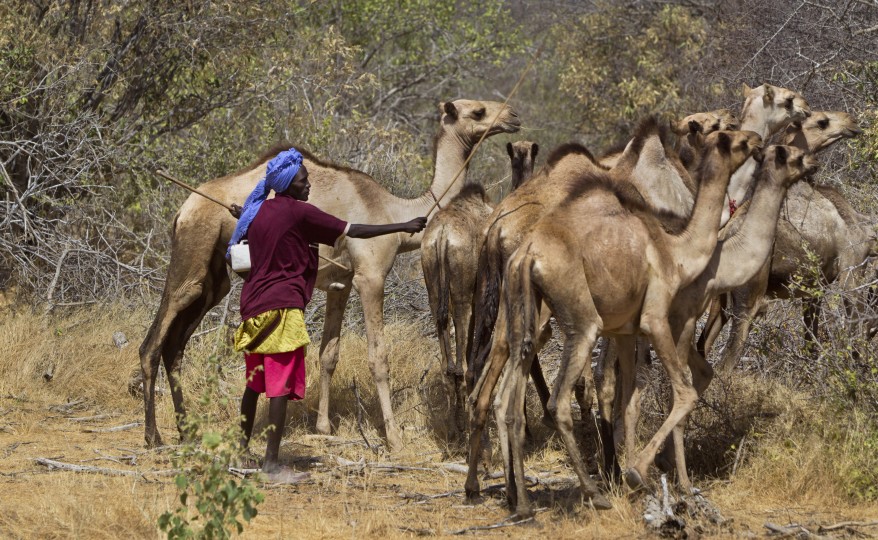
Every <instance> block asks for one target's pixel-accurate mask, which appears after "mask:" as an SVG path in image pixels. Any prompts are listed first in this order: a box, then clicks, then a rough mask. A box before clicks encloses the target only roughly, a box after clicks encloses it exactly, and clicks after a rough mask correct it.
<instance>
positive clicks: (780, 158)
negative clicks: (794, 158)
mask: <svg viewBox="0 0 878 540" xmlns="http://www.w3.org/2000/svg"><path fill="white" fill-rule="evenodd" d="M789 157H790V154H789V152H787V147H786V146H781V145H778V146H775V147H774V162H775V164H777V166H778V167H782V166H784V165H786V163H787V159H789Z"/></svg>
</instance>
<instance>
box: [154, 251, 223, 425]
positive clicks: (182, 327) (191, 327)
mask: <svg viewBox="0 0 878 540" xmlns="http://www.w3.org/2000/svg"><path fill="white" fill-rule="evenodd" d="M211 270H212V272H211V274H212V275H211V276H210V279H208V280H206V281H205V283H204V289H203V290H204V293H203V294H202V295H201V296H200V297H199V298H198V300H196V301H195V302H193V303H192V304H190V305H189V307H187V308H186V310H185V311H184V313H183V316H182V317H180V318H179V319H178V320H177V321H175V322H176V323H177V324H175V325H174V328H173V329H172V331H171V332H169V333H168V338H167V340H166V341H165V347H164V348H163V350H162V359H163V360H164V365H165V372H166V373H167V375H168V383H169V385H170V387H171V398H172V400H173V402H174V412H175V416H176V420H177V431H178V433H179V434H180V440H185V438H186V432H185V420H186V408H185V405H184V403H183V386H182V383H181V380H180V376H181V366H182V363H183V350H184V349H185V347H186V344H187V343H188V342H189V338H191V337H192V334H194V333H195V330H196V329H197V328H198V325H200V324H201V321H202V320H203V319H204V316H205V315H207V312H208V311H210V310H211V309H213V308H214V306H216V305H217V304H218V303H219V302H220V300H222V299H223V298H225V296H226V295H227V294H229V291H230V290H231V289H232V286H231V281H230V280H229V275H228V273H227V272H226V269H225V268H224V266H223V265H218V264H214V268H212V269H211ZM193 313H194V316H193V315H192V314H193ZM186 320H188V321H189V324H188V325H187V324H185V323H184V321H186Z"/></svg>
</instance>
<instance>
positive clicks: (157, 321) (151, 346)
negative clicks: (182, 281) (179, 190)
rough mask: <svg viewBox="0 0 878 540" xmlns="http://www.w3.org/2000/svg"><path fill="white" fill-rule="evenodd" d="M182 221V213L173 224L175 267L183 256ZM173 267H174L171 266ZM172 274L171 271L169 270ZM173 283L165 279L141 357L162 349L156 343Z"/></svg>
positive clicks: (141, 347) (172, 247)
mask: <svg viewBox="0 0 878 540" xmlns="http://www.w3.org/2000/svg"><path fill="white" fill-rule="evenodd" d="M179 219H180V212H177V214H176V215H175V216H174V222H173V223H172V224H171V265H173V263H174V261H175V260H176V259H177V258H179V257H180V256H181V254H180V253H176V252H177V251H179V247H178V245H177V244H178V242H177V222H178V220H179ZM171 267H173V266H171ZM169 272H170V270H169ZM172 289H173V287H172V286H171V283H170V281H169V280H168V279H165V283H164V286H163V287H162V299H161V303H160V304H159V309H158V311H157V312H156V316H155V318H154V319H153V321H152V324H151V325H150V326H149V330H147V332H146V337H144V339H143V343H141V344H140V356H141V357H143V356H145V355H149V354H152V353H154V352H157V350H158V348H159V347H160V345H159V344H157V343H156V340H157V338H158V333H159V328H160V327H161V323H162V320H163V319H164V317H165V316H166V314H167V312H168V307H169V306H170V303H171V295H172V292H173V291H172Z"/></svg>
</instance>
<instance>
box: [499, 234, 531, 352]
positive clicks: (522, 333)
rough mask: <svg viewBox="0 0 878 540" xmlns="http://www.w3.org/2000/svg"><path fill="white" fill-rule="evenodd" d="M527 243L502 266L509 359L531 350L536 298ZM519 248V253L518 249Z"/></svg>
mask: <svg viewBox="0 0 878 540" xmlns="http://www.w3.org/2000/svg"><path fill="white" fill-rule="evenodd" d="M530 247H531V245H530V244H527V245H525V246H522V247H521V248H520V250H519V252H518V253H517V254H516V256H515V257H513V258H512V259H511V260H510V262H509V266H508V268H507V269H506V285H505V293H504V299H505V301H506V313H508V314H509V317H508V319H507V326H508V332H509V347H510V351H509V356H510V358H515V359H519V358H520V359H521V360H524V359H525V358H527V357H528V356H530V355H531V354H532V353H533V350H534V341H535V333H536V332H535V331H536V326H537V317H538V312H539V306H540V300H539V299H538V298H537V294H536V292H535V291H534V287H533V281H532V279H531V278H532V276H533V265H534V259H533V255H532V254H531V251H530ZM521 250H523V252H522V251H521Z"/></svg>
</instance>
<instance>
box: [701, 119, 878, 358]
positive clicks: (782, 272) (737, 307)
mask: <svg viewBox="0 0 878 540" xmlns="http://www.w3.org/2000/svg"><path fill="white" fill-rule="evenodd" d="M859 133H860V129H859V128H858V127H857V125H856V123H855V121H854V120H853V118H851V116H850V115H848V114H847V113H843V112H817V113H815V114H813V115H812V116H811V117H810V118H808V119H807V120H805V121H804V122H801V123H794V124H793V125H791V126H790V127H789V128H788V129H787V131H786V132H785V134H784V142H785V143H786V144H789V145H792V146H795V147H797V148H799V149H801V150H803V151H806V152H810V153H817V152H820V151H822V150H824V149H826V148H827V147H829V146H831V145H832V144H834V143H836V142H838V141H839V140H843V139H846V138H850V137H855V136H856V135H858V134H859ZM871 221H872V220H870V219H869V218H868V217H866V216H863V215H861V214H859V213H858V212H856V211H855V210H854V209H853V208H852V207H851V206H850V204H849V203H848V202H847V201H846V200H845V199H844V197H843V196H842V195H841V194H840V193H839V192H838V191H837V190H836V189H834V188H832V187H830V186H819V185H811V184H810V183H806V182H800V183H798V184H796V185H794V186H793V187H791V188H790V190H789V192H788V194H787V197H786V200H785V201H784V204H783V207H782V208H781V212H780V223H779V224H778V230H777V238H776V242H775V247H774V252H773V254H772V257H771V260H770V263H766V265H765V266H764V267H763V268H762V270H760V272H759V273H758V274H756V275H755V276H754V277H753V279H752V280H751V281H750V282H748V283H747V284H746V285H744V286H742V287H739V288H737V289H735V290H733V291H731V293H730V295H729V298H730V299H731V304H732V307H731V309H732V313H733V315H732V317H731V318H732V321H733V324H732V328H731V331H730V334H729V338H728V341H727V344H726V349H725V351H724V353H723V357H722V360H721V361H720V363H719V370H720V371H721V372H727V371H729V370H731V369H732V368H733V367H734V365H735V364H736V363H737V361H738V358H740V356H741V353H742V352H743V348H744V344H745V342H746V339H747V334H748V333H749V327H750V324H751V323H752V320H753V317H755V316H756V315H757V314H758V313H759V311H760V310H761V309H762V308H763V307H764V306H763V302H762V300H763V298H765V296H766V294H770V295H771V296H772V297H774V298H789V296H790V291H789V288H788V285H789V284H790V283H791V282H792V277H793V275H794V274H795V273H796V272H797V271H798V269H799V267H800V265H801V264H802V262H804V261H807V260H808V255H807V253H806V251H805V250H806V247H805V246H808V248H807V249H809V250H810V251H812V252H813V253H814V254H816V256H817V260H818V261H819V266H820V268H819V270H820V273H821V275H822V277H823V279H825V280H826V282H827V283H832V282H834V281H836V280H838V279H842V280H843V281H844V280H847V279H852V278H854V277H855V275H856V274H857V273H859V272H861V271H862V269H861V263H862V262H863V261H864V260H865V259H866V258H867V257H869V256H872V255H874V254H876V253H878V238H876V237H878V235H876V233H875V231H874V229H873V227H872V226H871V225H870V222H871ZM721 305H722V304H721V303H719V302H715V303H714V304H713V305H712V306H711V315H710V317H709V318H708V323H707V325H706V326H705V329H704V331H703V332H702V334H701V337H700V338H699V341H698V352H699V353H700V354H702V355H705V356H706V355H707V353H708V352H709V351H710V350H711V348H712V346H713V343H714V341H715V339H716V337H717V336H718V335H719V332H720V329H721V328H722V326H723V325H724V324H725V322H726V317H725V314H724V313H723V312H722V310H721ZM803 308H804V309H803V319H804V322H805V327H806V328H807V329H808V331H809V333H808V334H807V337H808V338H809V339H816V337H817V331H818V319H817V314H818V309H819V305H818V302H817V301H815V300H814V299H813V298H810V299H805V302H804V306H803ZM849 309H852V307H851V306H849Z"/></svg>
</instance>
